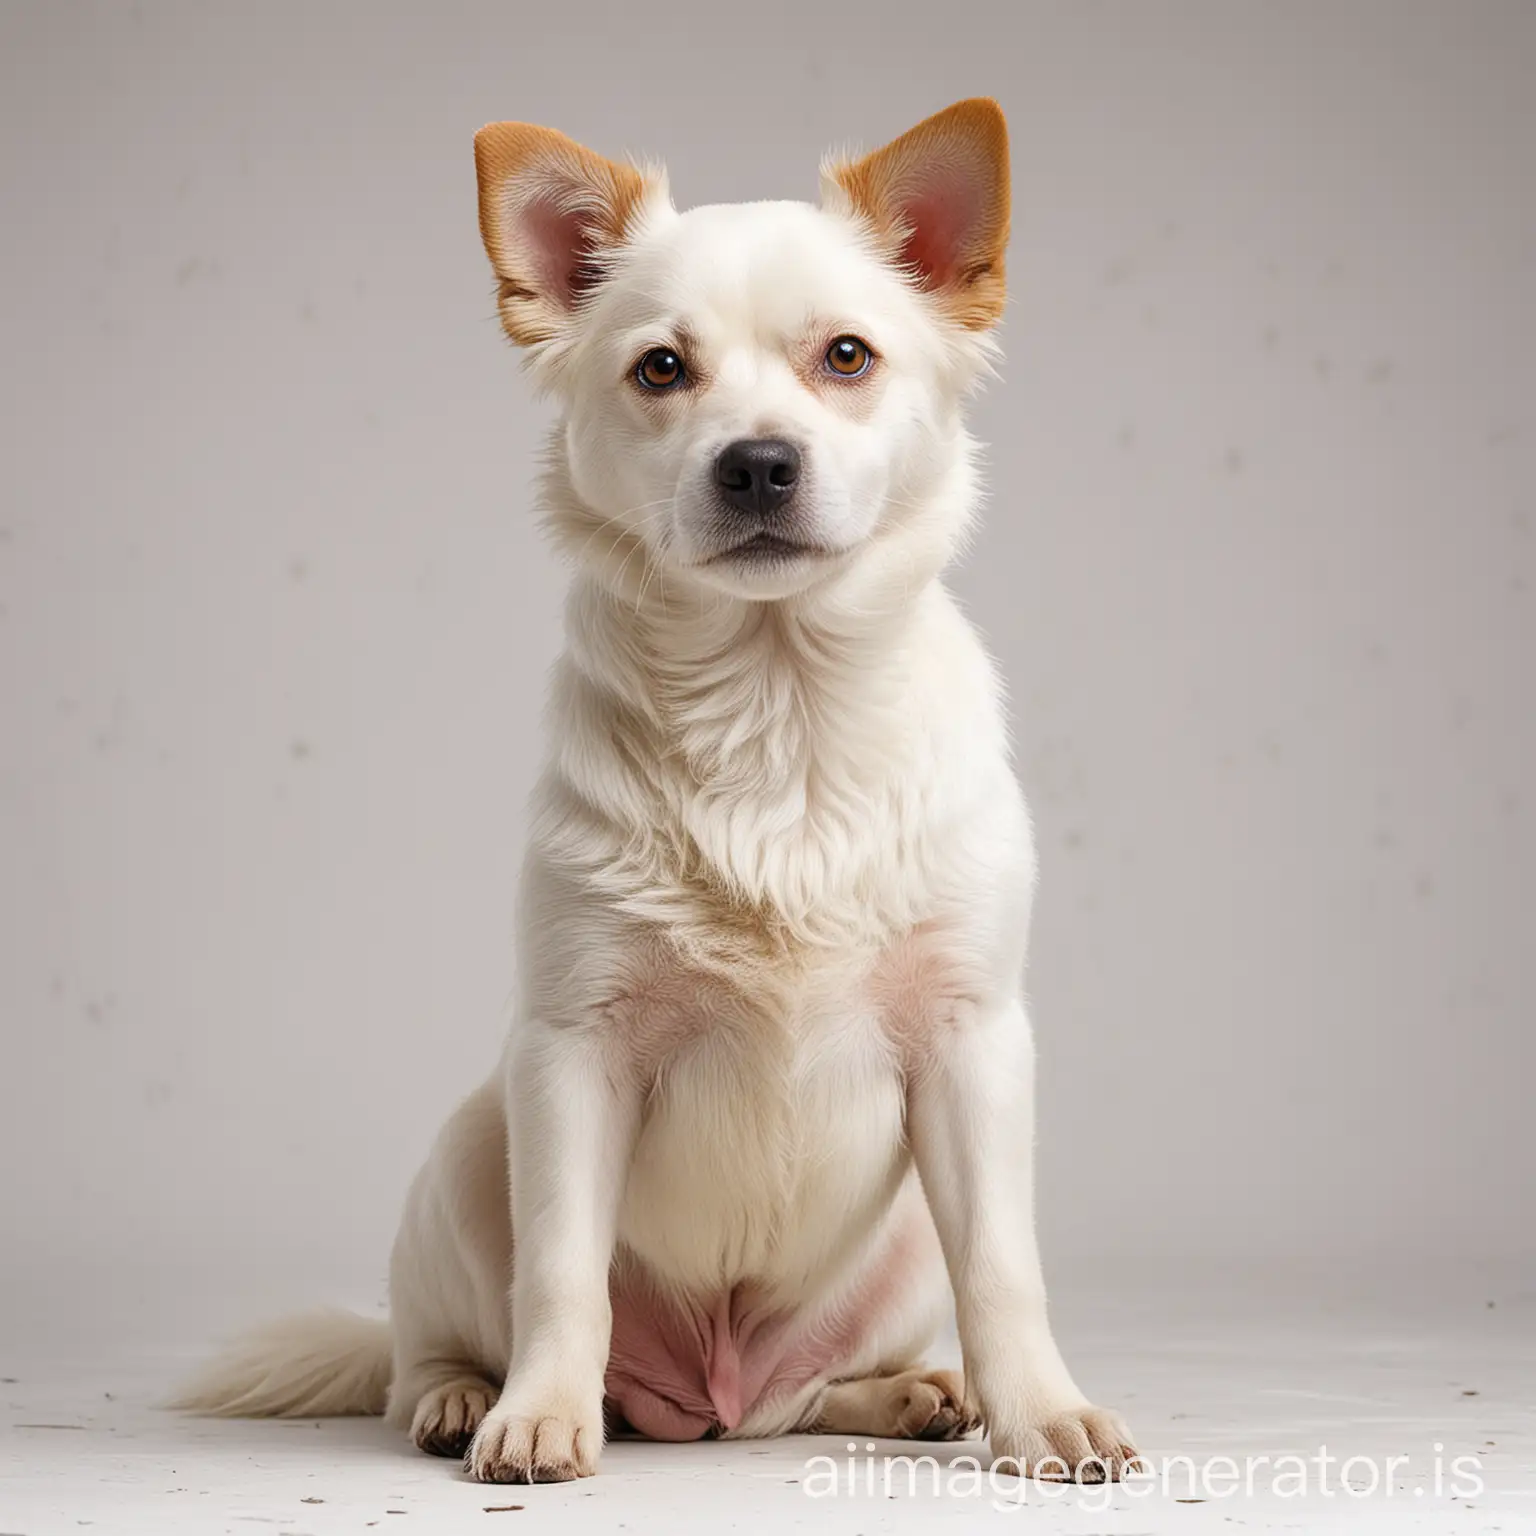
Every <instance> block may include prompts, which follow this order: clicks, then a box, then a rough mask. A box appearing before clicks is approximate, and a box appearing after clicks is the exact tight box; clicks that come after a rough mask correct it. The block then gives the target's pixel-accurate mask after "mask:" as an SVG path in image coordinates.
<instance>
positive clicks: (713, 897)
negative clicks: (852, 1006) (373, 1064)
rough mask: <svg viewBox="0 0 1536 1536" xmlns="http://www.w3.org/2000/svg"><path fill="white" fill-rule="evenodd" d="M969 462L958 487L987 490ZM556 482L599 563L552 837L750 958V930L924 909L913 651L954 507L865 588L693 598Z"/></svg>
mask: <svg viewBox="0 0 1536 1536" xmlns="http://www.w3.org/2000/svg"><path fill="white" fill-rule="evenodd" d="M964 469H965V473H964V474H962V475H960V476H958V477H957V479H956V483H955V484H953V485H951V486H949V487H947V488H946V489H947V491H948V493H949V494H957V493H958V494H966V495H967V497H968V499H969V493H970V489H971V487H970V475H969V462H968V460H967V461H966V462H965V464H964ZM545 494H546V501H545V506H546V514H547V519H548V521H549V522H550V523H551V525H552V526H553V528H554V529H555V531H556V533H557V535H558V536H560V538H561V541H562V542H563V543H565V544H566V545H567V547H568V548H570V549H572V550H573V551H574V552H577V553H579V554H580V555H581V563H580V567H579V570H578V575H577V578H576V581H575V583H574V585H573V588H572V591H571V595H570V600H569V606H568V622H567V637H568V639H567V643H568V649H567V652H566V656H565V658H564V661H563V663H562V668H561V693H562V699H561V708H560V709H559V710H557V711H556V716H555V717H556V719H557V720H561V721H563V722H564V729H563V733H562V735H563V739H560V740H557V741H556V742H555V743H554V747H555V752H556V775H557V777H558V778H559V779H560V780H561V781H563V783H564V785H565V787H566V788H568V789H569V790H570V791H572V792H573V799H572V802H571V803H569V804H565V805H563V807H562V809H561V811H560V813H559V814H560V815H561V816H562V817H564V818H566V819H567V823H568V824H567V825H566V826H565V827H564V828H563V829H557V828H556V827H555V826H554V825H553V821H554V818H553V817H546V818H545V822H544V832H545V835H546V837H556V838H558V841H559V843H560V844H562V845H563V847H564V850H565V852H566V853H567V854H576V855H578V856H579V857H581V859H582V862H584V863H585V864H586V865H587V866H588V868H589V869H591V868H592V867H593V866H594V865H598V866H600V868H601V874H600V876H599V877H600V878H602V879H603V880H604V882H605V883H607V884H609V885H610V887H611V888H613V891H614V894H615V895H618V896H619V897H620V899H621V900H622V901H623V902H624V904H625V905H626V906H627V907H629V908H630V910H633V911H636V912H644V913H646V914H647V915H655V916H662V917H664V919H665V920H666V922H667V923H668V925H669V926H671V927H673V928H677V927H679V925H680V926H681V927H682V928H683V929H686V930H689V931H693V932H695V933H696V934H697V933H698V930H700V929H703V930H707V931H708V935H710V937H709V939H708V942H707V943H704V947H705V948H706V949H713V948H715V947H716V944H715V939H716V938H718V937H719V935H720V933H721V932H722V931H723V932H725V933H726V934H728V935H729V939H728V945H727V947H728V949H729V952H730V959H731V963H732V964H733V965H739V964H740V963H741V947H740V941H741V939H742V938H743V936H744V935H743V929H744V928H745V929H746V930H749V931H750V935H751V937H752V939H753V941H754V944H753V947H756V945H757V941H761V942H763V943H766V944H767V945H768V946H769V947H770V948H771V949H772V950H773V951H774V952H776V953H780V954H782V951H783V950H784V949H785V948H786V947H788V948H791V949H801V948H805V947H812V948H824V947H826V946H829V945H843V946H846V945H848V944H849V943H859V942H862V941H865V940H874V939H877V938H881V939H883V938H885V937H886V936H888V935H889V933H890V932H891V931H892V930H893V928H899V927H900V926H901V925H902V924H904V923H906V922H908V921H910V920H911V918H912V915H913V914H912V911H911V910H910V909H911V906H912V902H913V900H914V898H916V897H917V896H919V895H920V892H919V891H917V890H916V889H915V888H914V880H913V878H912V877H913V875H914V874H915V873H916V868H915V867H916V866H920V864H921V859H922V855H923V851H924V849H923V843H924V839H923V836H922V828H921V827H920V826H919V825H918V824H917V823H918V821H919V807H918V804H917V803H916V802H917V801H918V800H919V799H920V798H921V796H922V793H923V790H924V788H925V786H926V774H925V773H924V772H923V771H922V769H921V766H920V759H921V758H922V755H923V752H924V746H923V742H924V740H925V727H926V724H927V722H926V721H925V718H924V716H925V707H924V702H923V700H922V699H921V698H920V696H919V695H918V692H917V689H916V687H915V682H914V678H915V672H914V660H915V658H916V655H917V650H918V648H919V647H920V646H921V645H922V643H923V639H922V637H923V634H924V632H925V630H926V629H927V627H928V626H929V625H930V624H931V623H932V622H934V619H935V610H936V609H937V608H941V607H943V606H944V605H946V604H947V603H948V601H949V599H948V597H947V595H946V594H945V593H944V591H943V589H942V587H941V586H940V585H939V582H938V573H939V570H940V569H941V567H942V565H943V564H944V561H945V559H946V558H947V556H948V554H949V552H950V547H951V544H952V538H949V539H943V540H941V539H939V538H938V536H937V532H936V530H937V528H938V527H939V526H940V525H941V523H942V526H945V527H949V528H951V529H952V528H953V526H954V519H952V518H945V519H943V520H940V519H934V520H933V523H932V525H931V526H930V525H929V524H928V523H927V522H926V521H925V520H924V519H923V518H922V517H921V516H916V517H914V518H913V519H912V520H911V522H910V523H909V524H908V525H907V526H905V527H903V528H902V529H900V530H899V531H897V532H896V533H895V534H894V535H893V536H892V537H891V539H890V547H889V548H888V549H887V550H886V551H885V552H884V556H883V559H882V560H878V561H870V560H869V558H868V555H867V554H866V559H865V560H864V561H863V562H861V564H860V570H859V573H858V584H857V589H855V587H854V585H853V583H852V582H851V581H841V580H839V579H838V578H833V580H832V581H830V582H829V583H827V584H825V586H824V587H822V588H818V589H815V590H813V591H812V592H810V593H806V594H802V595H800V596H798V597H796V598H793V599H786V600H784V601H780V602H749V601H746V600H742V599H735V598H730V597H726V596H723V595H721V594H719V593H715V592H708V591H703V590H701V589H700V588H698V587H695V586H689V587H687V588H685V589H682V590H679V585H678V583H677V582H676V580H675V579H674V581H673V582H672V583H670V584H668V583H667V582H666V581H665V577H664V575H663V574H662V573H661V572H656V571H648V570H647V569H646V568H645V563H644V553H643V551H641V552H639V554H638V556H636V552H635V551H634V550H633V549H626V548H625V547H624V541H623V537H622V536H621V535H615V534H613V533H612V532H611V531H610V532H608V533H607V541H608V543H611V544H613V545H614V547H613V548H597V547H596V546H597V545H598V544H599V543H601V542H602V541H603V539H604V524H603V520H602V519H601V518H599V517H597V516H596V514H593V513H591V512H590V511H589V510H588V509H585V508H584V507H582V505H581V503H580V501H579V499H578V498H576V497H575V495H574V493H573V492H572V491H571V489H570V487H569V484H568V482H566V481H565V480H564V477H563V476H558V475H552V476H550V477H549V478H548V479H547V480H546V483H545ZM637 560H638V566H637V564H636V562H637ZM576 805H579V806H580V807H582V811H581V814H580V815H579V816H577V815H576V812H575V810H574V807H575V806H576ZM577 828H579V831H580V837H579V844H580V847H579V849H578V848H577V847H573V846H572V836H571V833H572V831H573V830H576V829H577ZM562 833H563V835H562ZM594 845H598V846H594ZM903 875H904V876H905V878H903V877H902V876H903ZM919 883H920V882H919ZM701 942H703V940H702V938H701Z"/></svg>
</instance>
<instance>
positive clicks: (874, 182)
mask: <svg viewBox="0 0 1536 1536" xmlns="http://www.w3.org/2000/svg"><path fill="white" fill-rule="evenodd" d="M822 201H823V203H824V204H826V205H828V206H833V207H842V208H845V209H848V210H851V211H853V212H855V213H858V214H861V215H862V216H863V217H864V218H866V219H867V220H868V221H869V222H870V223H871V224H872V225H873V226H874V229H875V231H876V233H877V235H878V236H879V238H880V239H881V241H882V242H883V244H884V246H885V248H886V249H887V250H888V251H889V252H890V253H891V256H892V258H893V259H894V260H895V261H897V262H898V263H899V264H900V265H901V266H902V267H903V268H905V269H906V270H908V271H910V272H911V273H912V274H913V275H914V276H915V278H916V279H917V281H918V283H919V284H920V286H922V287H923V288H924V289H926V290H927V291H928V292H930V293H931V294H933V296H934V298H935V299H936V300H938V301H939V303H940V304H942V305H943V307H944V308H945V310H946V311H947V312H948V313H949V314H950V316H951V317H952V318H953V319H954V320H955V321H957V322H958V323H959V324H961V325H963V326H965V327H966V328H967V329H969V330H973V331H980V330H986V329H988V328H989V327H991V326H993V325H996V324H997V322H998V321H999V320H1000V319H1001V318H1002V314H1003V305H1004V302H1005V299H1006V294H1007V285H1006V279H1005V276H1004V271H1003V256H1004V252H1005V250H1006V249H1007V245H1008V208H1009V183H1008V125H1007V123H1006V121H1005V120H1004V118H1003V111H1002V108H1001V107H999V106H998V104H997V103H996V102H995V101H992V100H991V99H990V98H988V97H985V96H978V97H976V98H974V99H973V100H971V101H960V102H956V103H955V105H954V106H952V107H946V108H945V109H944V110H943V111H942V112H936V113H935V114H934V115H933V116H932V117H930V118H927V119H925V120H924V121H923V122H921V123H919V124H918V125H917V127H916V128H913V129H910V130H909V131H908V132H906V133H904V134H902V136H901V137H900V138H899V139H893V140H892V141H891V143H889V144H887V145H886V146H885V148H884V149H877V150H876V151H875V152H874V153H873V154H871V155H866V156H865V157H864V158H863V159H862V160H852V161H849V160H834V161H831V162H829V163H827V164H826V165H824V166H823V167H822Z"/></svg>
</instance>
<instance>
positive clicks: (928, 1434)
mask: <svg viewBox="0 0 1536 1536" xmlns="http://www.w3.org/2000/svg"><path fill="white" fill-rule="evenodd" d="M894 1385H896V1386H898V1387H899V1388H900V1390H901V1396H900V1397H899V1398H898V1400H897V1402H896V1404H895V1408H896V1426H895V1431H894V1434H895V1438H896V1439H898V1440H962V1439H964V1438H965V1437H966V1436H967V1435H971V1434H974V1433H975V1432H976V1431H977V1430H978V1429H979V1428H980V1427H981V1421H980V1419H979V1418H978V1417H977V1416H976V1415H975V1413H973V1412H972V1411H971V1410H970V1409H969V1408H967V1407H966V1404H965V1386H964V1383H963V1382H962V1381H961V1378H960V1373H959V1372H958V1371H911V1372H907V1373H904V1374H903V1375H901V1376H898V1377H896V1378H895V1382H894Z"/></svg>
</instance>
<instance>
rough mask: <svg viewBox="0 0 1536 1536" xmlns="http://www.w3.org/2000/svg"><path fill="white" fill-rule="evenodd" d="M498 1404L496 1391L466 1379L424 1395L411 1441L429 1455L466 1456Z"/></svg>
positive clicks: (417, 1412)
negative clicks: (493, 1406)
mask: <svg viewBox="0 0 1536 1536" xmlns="http://www.w3.org/2000/svg"><path fill="white" fill-rule="evenodd" d="M495 1401H496V1388H495V1387H493V1386H492V1385H491V1384H490V1382H488V1381H482V1380H481V1379H480V1378H478V1377H472V1376H465V1377H463V1378H461V1379H460V1380H458V1381H450V1382H447V1383H445V1384H444V1385H443V1386H440V1387H433V1388H432V1390H431V1391H430V1392H427V1393H424V1394H423V1395H422V1398H421V1401H420V1402H418V1403H417V1404H416V1412H415V1414H414V1415H412V1418H411V1439H412V1441H413V1442H414V1443H415V1444H416V1446H417V1447H418V1448H419V1449H420V1450H423V1451H425V1452H427V1454H428V1455H429V1456H462V1455H463V1454H464V1452H465V1451H466V1450H468V1449H469V1442H470V1440H471V1439H472V1438H473V1437H474V1433H475V1431H476V1430H477V1429H478V1428H479V1427H480V1424H481V1421H482V1420H483V1419H484V1418H485V1416H486V1414H488V1413H489V1412H490V1411H491V1405H492V1404H493V1403H494V1402H495Z"/></svg>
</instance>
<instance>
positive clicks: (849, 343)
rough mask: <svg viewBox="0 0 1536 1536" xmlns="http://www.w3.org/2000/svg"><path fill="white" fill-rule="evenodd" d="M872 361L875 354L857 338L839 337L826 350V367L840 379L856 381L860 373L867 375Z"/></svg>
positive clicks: (867, 344)
mask: <svg viewBox="0 0 1536 1536" xmlns="http://www.w3.org/2000/svg"><path fill="white" fill-rule="evenodd" d="M874 360H875V354H874V353H873V352H871V351H870V350H869V343H868V342H864V341H860V340H859V338H858V337H857V336H839V337H838V338H837V340H836V341H834V342H833V343H832V345H831V346H830V347H828V348H827V367H828V368H830V369H831V370H832V372H833V373H835V374H836V375H837V376H838V377H839V378H840V379H856V378H858V376H859V375H860V374H861V373H867V372H868V371H869V365H870V364H871V363H872V362H874Z"/></svg>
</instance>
